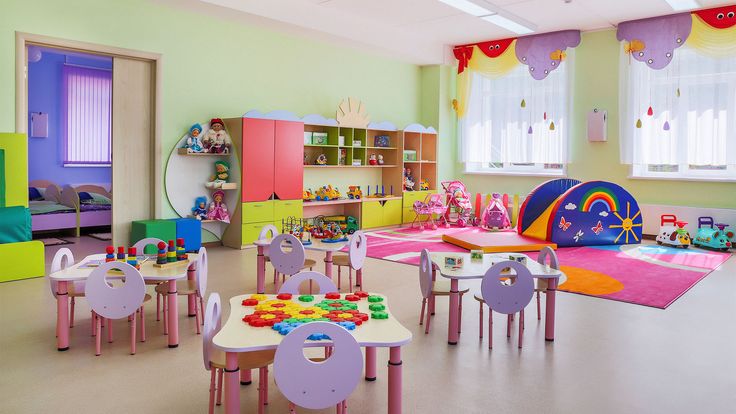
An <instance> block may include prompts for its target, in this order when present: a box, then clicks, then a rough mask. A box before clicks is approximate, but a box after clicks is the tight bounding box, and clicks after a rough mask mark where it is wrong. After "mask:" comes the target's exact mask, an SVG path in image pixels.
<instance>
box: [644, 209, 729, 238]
mask: <svg viewBox="0 0 736 414" xmlns="http://www.w3.org/2000/svg"><path fill="white" fill-rule="evenodd" d="M639 208H641V215H642V219H643V220H644V226H643V231H642V232H643V233H644V234H648V235H656V234H657V233H659V217H660V216H661V215H662V214H674V215H675V216H677V220H680V221H686V222H687V223H688V224H687V226H686V227H685V228H687V230H688V231H689V232H690V234H695V233H696V232H697V229H698V217H703V216H710V217H713V220H714V221H715V222H716V223H727V224H730V225H731V226H736V209H731V208H706V207H686V206H666V205H661V204H639Z"/></svg>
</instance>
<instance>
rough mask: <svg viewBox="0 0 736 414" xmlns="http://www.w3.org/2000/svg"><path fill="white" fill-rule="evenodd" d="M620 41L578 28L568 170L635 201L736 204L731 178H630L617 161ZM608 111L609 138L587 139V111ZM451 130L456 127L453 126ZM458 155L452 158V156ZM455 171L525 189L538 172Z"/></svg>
mask: <svg viewBox="0 0 736 414" xmlns="http://www.w3.org/2000/svg"><path fill="white" fill-rule="evenodd" d="M619 56H620V49H619V42H618V41H617V40H616V32H615V31H614V30H606V31H599V32H587V33H583V39H582V43H581V44H580V46H579V47H577V48H576V49H575V57H574V60H573V64H574V70H575V72H574V83H573V108H572V116H573V119H572V129H571V136H570V139H571V144H570V152H569V154H570V164H569V166H568V170H567V175H568V176H569V177H572V178H577V179H579V180H583V181H588V180H607V181H612V182H615V183H617V184H619V185H621V186H623V187H624V188H626V189H628V190H629V191H630V192H631V193H632V194H633V195H634V197H636V198H637V200H638V201H639V203H645V204H669V205H685V206H697V207H719V208H736V183H714V182H693V181H665V180H640V179H629V178H628V175H629V167H628V166H625V165H621V164H620V163H619V111H618V70H619V67H618V64H619V61H618V59H619ZM593 108H601V109H605V110H607V111H608V142H588V140H587V138H586V114H587V113H588V112H589V111H590V110H592V109H593ZM452 130H453V131H456V129H452ZM455 159H457V158H455ZM463 171H464V168H463V165H462V164H461V163H458V162H456V165H455V174H456V176H457V177H460V178H461V179H462V180H463V181H464V182H465V184H466V185H467V186H468V187H469V188H470V190H471V191H473V192H484V193H488V192H491V191H495V192H504V193H518V194H526V193H528V192H529V191H530V190H531V189H533V188H534V187H535V186H536V185H538V184H539V183H542V182H544V181H546V179H544V178H537V177H513V176H498V175H477V174H464V173H463Z"/></svg>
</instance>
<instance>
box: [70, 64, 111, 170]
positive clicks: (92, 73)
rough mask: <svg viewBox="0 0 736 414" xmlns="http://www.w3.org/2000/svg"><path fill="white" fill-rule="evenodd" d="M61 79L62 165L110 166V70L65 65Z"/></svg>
mask: <svg viewBox="0 0 736 414" xmlns="http://www.w3.org/2000/svg"><path fill="white" fill-rule="evenodd" d="M62 80H63V92H62V99H63V102H62V108H63V114H62V119H63V122H64V125H63V128H62V133H63V140H64V149H63V159H64V166H65V167H67V166H68V167H102V166H110V164H111V157H110V110H111V104H112V72H110V71H109V70H104V69H93V68H87V67H81V66H73V65H64V67H63V70H62Z"/></svg>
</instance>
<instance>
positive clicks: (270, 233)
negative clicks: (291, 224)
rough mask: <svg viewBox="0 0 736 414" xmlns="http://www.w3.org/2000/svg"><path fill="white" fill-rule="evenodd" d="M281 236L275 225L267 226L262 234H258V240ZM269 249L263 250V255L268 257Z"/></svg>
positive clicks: (262, 230)
mask: <svg viewBox="0 0 736 414" xmlns="http://www.w3.org/2000/svg"><path fill="white" fill-rule="evenodd" d="M278 235H279V229H277V228H276V226H274V225H273V224H266V225H265V226H263V228H262V229H261V232H260V233H258V240H263V239H268V238H273V237H276V236H278ZM268 251H269V248H268V247H265V248H264V249H263V255H264V256H268Z"/></svg>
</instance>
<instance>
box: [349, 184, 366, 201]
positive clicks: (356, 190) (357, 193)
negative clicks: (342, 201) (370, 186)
mask: <svg viewBox="0 0 736 414" xmlns="http://www.w3.org/2000/svg"><path fill="white" fill-rule="evenodd" d="M348 198H349V199H351V200H360V199H361V198H363V191H361V189H360V186H357V185H351V186H350V187H348Z"/></svg>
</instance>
